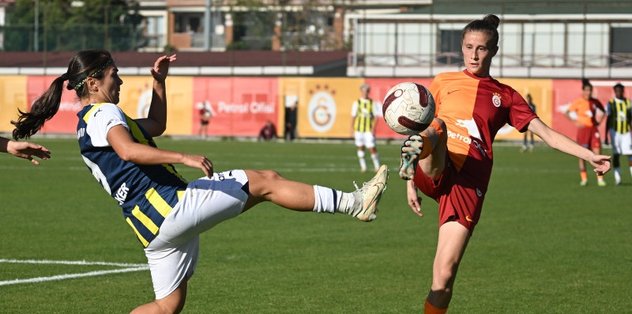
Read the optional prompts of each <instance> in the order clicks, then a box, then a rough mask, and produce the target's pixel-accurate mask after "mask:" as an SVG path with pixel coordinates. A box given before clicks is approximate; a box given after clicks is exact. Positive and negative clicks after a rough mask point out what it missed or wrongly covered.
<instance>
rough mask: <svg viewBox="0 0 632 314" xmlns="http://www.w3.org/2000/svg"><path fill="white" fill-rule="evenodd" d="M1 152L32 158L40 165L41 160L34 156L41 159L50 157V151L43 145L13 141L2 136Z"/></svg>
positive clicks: (33, 162)
mask: <svg viewBox="0 0 632 314" xmlns="http://www.w3.org/2000/svg"><path fill="white" fill-rule="evenodd" d="M0 153H9V154H11V155H13V156H15V157H18V158H23V159H26V160H30V161H31V163H32V164H34V165H36V166H37V165H39V161H37V159H35V158H33V157H37V158H40V159H48V158H50V151H49V150H48V148H46V147H44V146H42V145H38V144H33V143H29V142H19V141H12V140H10V139H8V138H4V137H2V136H0Z"/></svg>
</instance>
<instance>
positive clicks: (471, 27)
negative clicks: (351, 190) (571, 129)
mask: <svg viewBox="0 0 632 314" xmlns="http://www.w3.org/2000/svg"><path fill="white" fill-rule="evenodd" d="M499 23H500V19H499V18H498V17H497V16H495V15H488V16H486V17H485V18H484V19H481V20H474V21H472V22H470V23H469V24H468V25H467V26H465V28H464V29H463V32H462V39H461V51H462V52H463V62H464V64H465V70H463V71H462V72H447V73H441V74H439V75H437V76H435V78H434V80H433V82H432V84H430V87H429V90H430V92H431V93H432V95H433V96H434V99H435V103H436V117H435V119H434V121H433V122H432V124H431V125H430V126H429V127H428V128H427V129H426V130H424V131H422V132H421V133H420V134H419V135H412V136H410V137H409V138H408V140H406V141H405V142H404V145H403V147H402V156H401V158H402V161H401V165H402V167H401V169H400V175H401V176H402V177H403V178H408V179H410V178H412V180H409V181H408V182H407V200H408V205H409V206H410V208H411V209H412V210H413V212H414V213H415V214H417V215H419V216H422V215H423V214H422V212H421V206H420V201H419V198H418V195H417V188H419V189H420V190H421V191H422V192H423V193H424V194H426V195H428V196H429V197H432V198H433V199H435V200H436V201H437V202H438V203H439V236H438V239H437V249H436V253H435V257H434V264H433V272H432V283H431V287H430V292H429V293H428V295H427V297H426V301H425V304H424V311H425V313H445V312H446V311H447V309H448V305H449V304H450V300H451V299H452V291H453V286H454V282H455V280H456V274H457V270H458V267H459V264H460V262H461V258H462V257H463V254H464V253H465V249H466V247H467V244H468V242H469V240H470V238H471V235H472V232H473V231H474V227H475V226H476V224H477V223H478V221H479V218H480V215H481V211H482V207H483V201H484V199H485V194H486V192H487V188H488V184H489V179H490V176H491V171H492V164H493V151H492V149H493V145H492V144H493V142H494V138H495V136H496V134H497V132H498V130H500V128H502V127H503V126H504V125H505V124H507V123H508V124H510V125H512V126H513V127H515V128H516V129H517V130H519V131H520V132H525V131H526V130H529V131H531V132H533V133H534V134H536V135H538V136H539V137H540V138H542V140H543V141H544V142H545V143H547V144H548V145H549V146H551V147H553V148H556V149H558V150H560V151H562V152H565V153H567V154H570V155H573V156H576V157H579V158H582V159H584V160H586V161H588V162H590V163H591V164H592V165H593V166H594V167H595V171H596V172H597V173H599V174H603V173H605V172H607V171H608V169H609V167H610V162H609V157H608V156H603V155H597V154H595V153H593V152H592V151H590V150H588V149H586V148H583V147H581V146H580V145H578V144H577V143H575V142H573V141H572V140H571V139H569V138H567V137H565V136H564V135H562V134H560V133H558V132H556V131H554V130H552V129H551V128H549V127H548V126H547V125H545V124H544V123H543V122H542V121H541V120H540V119H539V118H538V116H537V115H536V114H535V113H534V112H533V111H532V110H531V109H530V108H529V106H528V104H527V102H526V101H525V100H524V99H523V98H522V96H520V94H519V93H518V92H516V90H514V89H513V88H511V87H510V86H507V85H504V84H501V83H500V82H498V81H497V80H495V79H494V78H492V77H491V76H490V73H489V71H490V66H491V62H492V58H493V57H494V56H495V55H496V52H497V51H498V39H499V38H498V30H497V28H498V24H499ZM408 160H412V161H413V162H412V163H408ZM416 161H418V164H417V165H416V166H415V162H416ZM514 207H515V206H514ZM508 209H512V207H511V206H509V207H508ZM516 210H519V209H516ZM463 312H467V310H463ZM488 312H498V309H488Z"/></svg>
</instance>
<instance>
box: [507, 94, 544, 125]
mask: <svg viewBox="0 0 632 314" xmlns="http://www.w3.org/2000/svg"><path fill="white" fill-rule="evenodd" d="M537 117H538V116H537V115H536V114H535V112H533V110H531V108H530V107H529V104H528V103H527V101H526V100H525V99H524V98H522V96H521V95H520V94H519V93H518V92H516V91H515V90H513V89H512V90H511V107H509V124H510V125H511V126H513V127H514V128H515V129H516V130H518V131H519V132H520V133H523V132H525V131H526V130H527V126H529V122H531V120H533V119H535V118H537Z"/></svg>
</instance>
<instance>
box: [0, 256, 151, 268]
mask: <svg viewBox="0 0 632 314" xmlns="http://www.w3.org/2000/svg"><path fill="white" fill-rule="evenodd" d="M0 263H9V264H60V265H85V266H115V267H147V264H130V263H110V262H88V261H54V260H46V259H42V260H35V259H23V260H19V259H2V258H0Z"/></svg>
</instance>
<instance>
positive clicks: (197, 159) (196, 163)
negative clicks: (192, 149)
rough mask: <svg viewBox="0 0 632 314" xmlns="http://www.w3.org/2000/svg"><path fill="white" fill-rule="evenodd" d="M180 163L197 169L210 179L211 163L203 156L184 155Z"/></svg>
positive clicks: (211, 172)
mask: <svg viewBox="0 0 632 314" xmlns="http://www.w3.org/2000/svg"><path fill="white" fill-rule="evenodd" d="M182 163H183V164H184V165H185V166H188V167H191V168H198V169H200V170H202V172H204V175H205V176H207V177H209V178H210V177H211V176H212V175H213V163H212V162H211V161H210V160H209V159H208V158H206V157H205V156H200V155H184V160H183V161H182Z"/></svg>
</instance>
